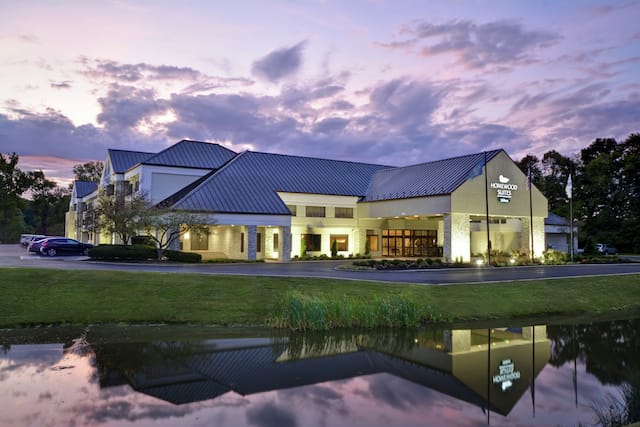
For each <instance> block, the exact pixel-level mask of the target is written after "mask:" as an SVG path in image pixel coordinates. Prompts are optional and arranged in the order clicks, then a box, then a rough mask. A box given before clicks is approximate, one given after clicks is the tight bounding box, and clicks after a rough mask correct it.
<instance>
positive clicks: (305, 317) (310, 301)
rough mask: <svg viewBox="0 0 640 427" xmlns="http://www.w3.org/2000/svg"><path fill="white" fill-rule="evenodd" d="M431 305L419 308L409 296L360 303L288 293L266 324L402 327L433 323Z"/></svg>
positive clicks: (302, 327) (307, 327)
mask: <svg viewBox="0 0 640 427" xmlns="http://www.w3.org/2000/svg"><path fill="white" fill-rule="evenodd" d="M434 320H435V316H434V315H433V312H432V310H431V307H430V306H426V307H424V306H419V305H418V304H416V303H415V302H414V301H412V300H411V298H410V297H409V296H408V295H405V294H398V295H392V296H385V297H377V298H372V299H371V300H362V299H357V298H353V297H347V296H341V297H336V296H310V295H305V294H303V293H300V292H289V293H287V294H285V296H284V297H283V298H281V299H280V300H279V301H277V303H276V307H275V310H274V314H273V316H272V317H271V318H270V319H269V325H270V326H272V327H275V328H288V329H292V330H303V331H304V330H311V331H320V330H328V329H334V328H352V327H354V328H378V327H390V328H402V327H412V326H419V325H422V324H424V323H427V322H430V321H434Z"/></svg>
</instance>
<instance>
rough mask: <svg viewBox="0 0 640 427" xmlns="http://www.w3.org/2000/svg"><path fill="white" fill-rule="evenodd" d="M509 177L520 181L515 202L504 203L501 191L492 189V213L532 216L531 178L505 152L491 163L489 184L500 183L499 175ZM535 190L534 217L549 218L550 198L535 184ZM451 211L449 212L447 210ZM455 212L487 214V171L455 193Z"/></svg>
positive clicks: (489, 166)
mask: <svg viewBox="0 0 640 427" xmlns="http://www.w3.org/2000/svg"><path fill="white" fill-rule="evenodd" d="M500 175H502V176H504V177H507V178H509V184H516V185H517V186H518V189H517V190H512V191H511V201H510V202H509V203H500V202H499V201H498V197H497V190H496V189H493V188H489V189H488V200H489V216H490V217H494V216H502V217H527V218H528V217H529V192H528V191H527V177H526V175H525V174H524V173H522V171H521V170H520V169H519V168H518V166H517V165H516V164H515V163H514V162H513V161H512V160H511V159H510V158H509V156H507V155H506V154H505V153H504V152H503V153H500V154H498V155H497V156H496V157H494V158H493V160H491V161H490V162H489V163H488V164H487V178H488V181H489V186H491V183H492V182H499V176H500ZM531 189H532V205H533V216H534V217H541V218H546V217H547V212H548V205H547V199H546V198H545V197H544V195H543V194H542V193H541V192H540V190H538V189H537V188H536V187H535V186H533V185H532V186H531ZM445 212H447V211H445ZM451 212H460V213H462V212H464V213H468V214H471V215H486V208H485V179H484V174H482V175H479V176H476V177H475V178H473V179H470V180H468V181H467V182H465V183H464V184H462V185H461V186H460V187H458V189H456V190H455V191H454V192H453V193H452V194H451Z"/></svg>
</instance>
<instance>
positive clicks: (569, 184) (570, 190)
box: [564, 165, 574, 262]
mask: <svg viewBox="0 0 640 427" xmlns="http://www.w3.org/2000/svg"><path fill="white" fill-rule="evenodd" d="M571 172H572V171H571V165H569V178H568V179H567V186H566V187H565V189H564V191H565V193H567V197H568V198H569V239H570V242H569V249H570V252H571V262H573V249H574V248H573V182H572V180H571Z"/></svg>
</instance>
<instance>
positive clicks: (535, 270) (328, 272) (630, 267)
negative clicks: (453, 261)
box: [0, 244, 640, 285]
mask: <svg viewBox="0 0 640 427" xmlns="http://www.w3.org/2000/svg"><path fill="white" fill-rule="evenodd" d="M345 263H349V261H348V260H343V261H311V262H290V263H286V264H280V263H253V264H205V263H203V264H176V263H167V264H157V263H149V264H144V263H142V264H140V263H110V262H97V261H89V260H88V258H87V257H84V256H56V257H44V256H38V255H33V254H29V253H28V252H27V250H26V249H24V248H23V247H22V246H20V245H18V244H14V245H0V267H25V268H58V269H81V270H120V271H148V272H161V273H197V274H232V275H249V276H282V277H326V278H336V279H350V280H373V281H383V282H404V283H416V284H441V285H445V284H453V283H478V282H502V281H520V280H536V279H550V278H567V277H589V276H601V275H611V274H640V263H627V264H584V265H581V264H576V265H557V266H554V265H537V266H529V267H502V268H453V269H434V270H406V271H376V270H374V271H371V270H369V271H348V270H341V269H339V268H338V267H339V266H341V265H344V264H345Z"/></svg>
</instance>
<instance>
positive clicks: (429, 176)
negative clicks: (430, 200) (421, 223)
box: [363, 150, 503, 202]
mask: <svg viewBox="0 0 640 427" xmlns="http://www.w3.org/2000/svg"><path fill="white" fill-rule="evenodd" d="M502 151H503V150H493V151H487V152H486V155H487V162H488V161H490V160H491V159H493V158H494V157H495V156H497V155H498V154H499V153H500V152H502ZM484 154H485V153H476V154H470V155H467V156H461V157H453V158H450V159H443V160H437V161H434V162H429V163H421V164H418V165H412V166H405V167H398V168H393V169H385V170H380V171H377V172H376V173H375V175H374V176H373V178H372V180H371V185H370V186H369V188H368V190H367V193H366V196H365V198H364V199H363V201H364V202H373V201H378V200H396V199H407V198H412V197H425V196H437V195H444V194H451V193H452V192H453V191H455V189H456V188H458V187H459V186H460V185H462V183H464V182H465V181H467V179H469V178H470V177H472V176H473V175H474V170H475V169H476V168H478V166H482V165H483V164H484ZM478 169H479V168H478Z"/></svg>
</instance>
